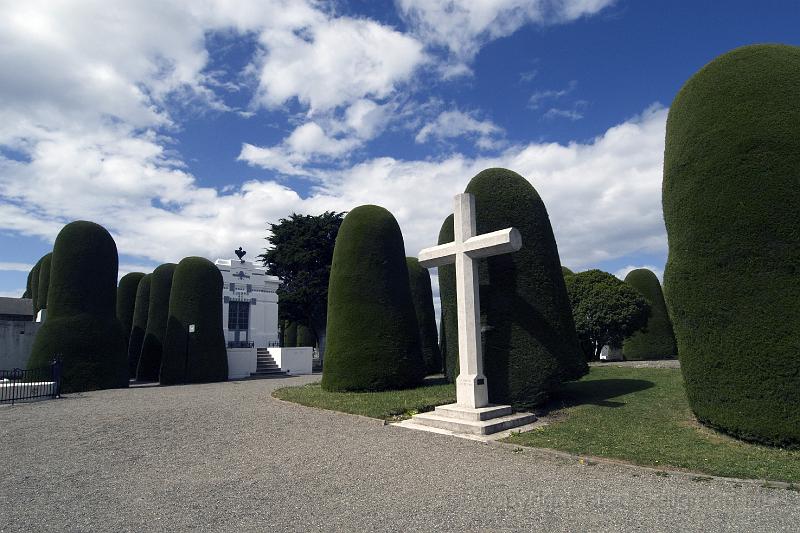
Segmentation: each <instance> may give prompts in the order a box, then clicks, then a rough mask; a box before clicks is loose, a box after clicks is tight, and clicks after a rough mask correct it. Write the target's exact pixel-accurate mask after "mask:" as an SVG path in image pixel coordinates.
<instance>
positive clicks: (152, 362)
mask: <svg viewBox="0 0 800 533" xmlns="http://www.w3.org/2000/svg"><path fill="white" fill-rule="evenodd" d="M177 266H178V265H176V264H175V263H164V264H163V265H159V266H158V267H156V269H155V270H154V271H153V274H152V277H151V278H150V302H149V303H148V307H147V329H146V330H145V332H144V339H143V340H142V353H141V354H140V355H139V365H138V366H137V367H136V379H137V380H139V381H158V374H159V372H160V371H161V355H162V353H163V350H164V335H165V334H166V332H167V318H168V317H169V293H170V291H171V289H172V275H173V274H174V273H175V267H177ZM220 294H222V293H221V292H220ZM220 323H222V319H220Z"/></svg>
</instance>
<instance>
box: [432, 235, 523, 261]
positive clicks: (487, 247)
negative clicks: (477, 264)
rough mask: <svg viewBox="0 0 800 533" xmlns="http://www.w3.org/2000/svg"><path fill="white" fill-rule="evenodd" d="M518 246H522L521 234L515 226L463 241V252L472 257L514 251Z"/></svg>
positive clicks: (479, 257)
mask: <svg viewBox="0 0 800 533" xmlns="http://www.w3.org/2000/svg"><path fill="white" fill-rule="evenodd" d="M437 248H438V247H437ZM520 248H522V235H520V233H519V230H518V229H517V228H506V229H501V230H498V231H493V232H491V233H484V234H483V235H476V236H475V237H470V238H469V239H467V240H466V241H464V252H465V253H466V254H467V255H468V256H469V257H471V258H472V259H481V258H483V257H491V256H493V255H500V254H505V253H509V252H516V251H517V250H519V249H520Z"/></svg>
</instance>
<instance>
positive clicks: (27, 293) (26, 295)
mask: <svg viewBox="0 0 800 533" xmlns="http://www.w3.org/2000/svg"><path fill="white" fill-rule="evenodd" d="M31 273H32V272H31V271H28V280H27V281H26V282H25V292H23V293H22V297H23V298H29V299H30V298H33V296H32V295H31Z"/></svg>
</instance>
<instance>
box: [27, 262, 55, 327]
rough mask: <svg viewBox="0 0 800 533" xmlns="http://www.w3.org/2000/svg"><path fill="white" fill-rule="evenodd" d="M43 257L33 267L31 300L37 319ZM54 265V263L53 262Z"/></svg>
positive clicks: (34, 317) (34, 318)
mask: <svg viewBox="0 0 800 533" xmlns="http://www.w3.org/2000/svg"><path fill="white" fill-rule="evenodd" d="M42 259H44V257H40V258H39V260H38V261H36V264H35V265H33V268H32V269H31V300H33V320H34V322H35V321H36V314H37V313H38V312H39V308H38V306H37V304H38V303H39V269H40V268H41V267H42ZM51 266H52V263H51Z"/></svg>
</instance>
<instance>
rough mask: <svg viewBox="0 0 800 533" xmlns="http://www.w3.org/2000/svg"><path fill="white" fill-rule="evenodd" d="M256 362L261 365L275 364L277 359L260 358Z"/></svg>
mask: <svg viewBox="0 0 800 533" xmlns="http://www.w3.org/2000/svg"><path fill="white" fill-rule="evenodd" d="M256 361H258V362H259V363H261V362H264V363H274V362H275V359H273V358H272V357H258V358H257V359H256Z"/></svg>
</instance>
